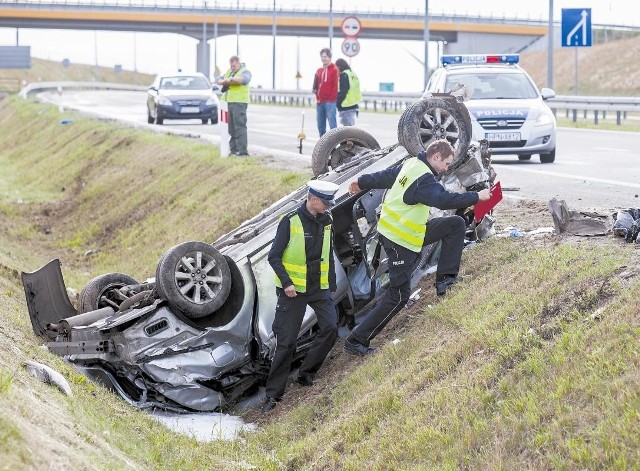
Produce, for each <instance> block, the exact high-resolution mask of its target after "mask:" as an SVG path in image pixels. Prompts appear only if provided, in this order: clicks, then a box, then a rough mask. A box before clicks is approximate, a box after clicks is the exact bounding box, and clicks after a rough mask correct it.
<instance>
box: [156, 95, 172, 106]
mask: <svg viewBox="0 0 640 471" xmlns="http://www.w3.org/2000/svg"><path fill="white" fill-rule="evenodd" d="M158 104H159V105H162V106H172V105H173V103H171V100H169V99H168V98H167V97H166V96H161V97H159V98H158Z"/></svg>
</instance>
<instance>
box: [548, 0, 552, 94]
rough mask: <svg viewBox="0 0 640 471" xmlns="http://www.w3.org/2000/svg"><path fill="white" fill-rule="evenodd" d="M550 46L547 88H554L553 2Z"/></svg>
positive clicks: (550, 0)
mask: <svg viewBox="0 0 640 471" xmlns="http://www.w3.org/2000/svg"><path fill="white" fill-rule="evenodd" d="M547 39H548V40H549V44H547V87H549V88H553V0H549V34H548V38H547Z"/></svg>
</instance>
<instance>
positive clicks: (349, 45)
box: [342, 38, 360, 57]
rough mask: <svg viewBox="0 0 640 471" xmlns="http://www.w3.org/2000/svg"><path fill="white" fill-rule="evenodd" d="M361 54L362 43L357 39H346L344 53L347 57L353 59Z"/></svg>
mask: <svg viewBox="0 0 640 471" xmlns="http://www.w3.org/2000/svg"><path fill="white" fill-rule="evenodd" d="M359 52H360V43H359V42H358V40H357V39H356V38H345V40H344V41H342V53H343V54H344V55H345V56H347V57H353V56H355V55H357V54H358V53H359Z"/></svg>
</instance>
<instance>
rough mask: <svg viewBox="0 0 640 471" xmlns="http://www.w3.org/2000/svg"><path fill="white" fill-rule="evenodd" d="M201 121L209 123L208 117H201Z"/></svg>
mask: <svg viewBox="0 0 640 471" xmlns="http://www.w3.org/2000/svg"><path fill="white" fill-rule="evenodd" d="M201 121H202V124H209V118H203V119H202V120H201Z"/></svg>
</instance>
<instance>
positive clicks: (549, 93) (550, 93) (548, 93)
mask: <svg viewBox="0 0 640 471" xmlns="http://www.w3.org/2000/svg"><path fill="white" fill-rule="evenodd" d="M540 95H542V99H543V100H548V99H549V98H555V97H556V92H555V90H553V89H552V88H546V87H545V88H543V89H542V90H540Z"/></svg>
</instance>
